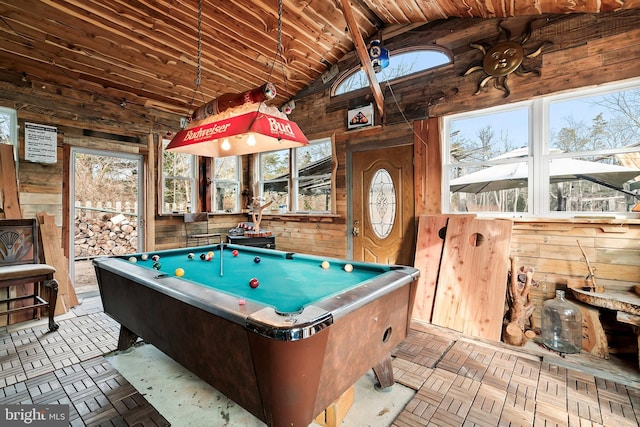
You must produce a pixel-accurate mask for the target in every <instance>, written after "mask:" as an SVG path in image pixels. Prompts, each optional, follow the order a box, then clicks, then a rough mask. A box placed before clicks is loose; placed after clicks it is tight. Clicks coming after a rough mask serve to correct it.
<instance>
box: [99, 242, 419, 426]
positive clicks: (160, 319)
mask: <svg viewBox="0 0 640 427" xmlns="http://www.w3.org/2000/svg"><path fill="white" fill-rule="evenodd" d="M153 255H156V256H157V257H159V258H157V259H156V260H155V261H154V260H153V259H152V256H153ZM145 258H146V259H145ZM153 258H156V257H153ZM201 258H204V259H201ZM93 264H94V267H95V270H96V274H97V279H98V284H99V288H100V295H101V298H102V303H103V307H104V311H105V312H106V313H107V314H108V315H110V316H111V317H112V318H113V319H115V320H116V321H117V322H119V323H120V324H121V330H120V337H119V342H118V349H119V350H124V349H126V348H128V347H130V346H131V345H133V344H134V343H135V341H136V340H137V339H138V337H140V338H142V339H143V340H144V341H145V342H147V343H150V344H153V345H155V346H156V347H157V348H158V349H160V350H161V351H163V352H164V353H166V354H167V355H168V356H170V357H171V358H173V359H174V360H176V361H177V362H178V363H180V364H182V365H183V366H184V367H186V368H187V369H189V370H190V371H192V372H193V373H194V374H196V375H198V376H199V377H200V378H202V379H203V380H204V381H206V382H207V383H209V384H210V385H211V386H212V387H214V388H215V389H217V390H218V391H220V392H222V393H224V394H225V395H226V396H227V397H229V398H230V399H232V400H233V401H235V402H236V403H238V404H239V405H240V406H242V407H243V408H245V409H246V410H247V411H249V412H251V413H252V414H253V415H255V416H256V417H257V418H259V419H260V420H262V421H264V422H265V423H266V424H267V425H269V426H275V427H284V426H287V427H291V426H304V427H306V426H308V425H309V424H310V423H311V422H312V421H313V420H314V418H315V416H316V415H318V414H319V413H321V412H322V411H323V410H324V409H325V408H326V407H328V406H329V405H330V404H331V403H332V402H333V401H335V400H336V399H337V398H338V397H340V395H341V394H342V393H343V392H344V391H346V390H347V389H349V388H350V387H351V386H352V385H353V384H354V383H355V382H356V381H357V380H358V379H359V378H360V377H362V376H363V375H364V374H365V373H366V372H367V371H368V370H369V369H371V368H373V369H374V373H375V374H376V376H377V379H378V382H379V386H381V387H383V388H384V387H387V386H391V385H392V384H393V371H392V369H391V356H390V353H391V350H392V349H393V348H394V347H396V346H397V345H398V344H399V343H400V342H401V341H402V340H403V339H404V338H405V337H406V335H407V331H408V328H409V322H410V320H411V319H410V314H411V308H412V304H413V299H414V297H415V287H416V285H417V278H418V275H419V271H418V270H416V269H415V268H412V267H405V266H395V265H380V264H371V263H361V262H351V261H345V260H339V259H333V258H323V257H317V256H311V255H305V254H300V253H290V252H282V251H277V250H271V249H262V248H253V247H248V246H240V245H233V244H226V243H221V244H217V245H211V246H201V247H196V248H184V249H176V250H165V251H158V252H153V253H148V254H133V255H127V256H124V257H102V258H97V259H95V260H94V261H93ZM154 264H155V265H154ZM347 264H350V266H351V267H352V268H349V267H350V266H348V265H347ZM179 269H181V270H182V271H180V270H179ZM252 279H256V280H257V283H256V281H253V282H252ZM252 285H253V286H252Z"/></svg>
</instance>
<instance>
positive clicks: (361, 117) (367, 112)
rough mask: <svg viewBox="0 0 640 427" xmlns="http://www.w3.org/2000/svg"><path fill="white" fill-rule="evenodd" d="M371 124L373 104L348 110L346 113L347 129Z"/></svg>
mask: <svg viewBox="0 0 640 427" xmlns="http://www.w3.org/2000/svg"><path fill="white" fill-rule="evenodd" d="M365 126H373V104H369V105H363V106H362V107H358V108H354V109H353V110H349V112H348V113H347V129H357V128H361V127H365Z"/></svg>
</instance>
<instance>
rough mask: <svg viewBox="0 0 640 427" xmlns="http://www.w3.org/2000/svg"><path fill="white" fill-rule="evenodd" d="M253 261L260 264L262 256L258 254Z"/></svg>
mask: <svg viewBox="0 0 640 427" xmlns="http://www.w3.org/2000/svg"><path fill="white" fill-rule="evenodd" d="M253 262H255V263H256V264H258V263H259V262H260V257H259V256H257V257H255V258H254V259H253Z"/></svg>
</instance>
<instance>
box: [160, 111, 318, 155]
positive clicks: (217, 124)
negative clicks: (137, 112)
mask: <svg viewBox="0 0 640 427" xmlns="http://www.w3.org/2000/svg"><path fill="white" fill-rule="evenodd" d="M308 144H309V141H308V140H307V138H306V137H305V136H304V134H303V133H302V131H301V130H300V128H299V127H298V125H296V124H295V123H294V122H292V121H290V120H286V119H281V118H279V117H275V116H272V115H269V114H265V113H262V112H259V111H254V112H249V113H245V114H240V115H238V116H231V117H228V118H223V119H220V120H216V121H213V122H210V123H206V124H202V125H197V126H193V127H189V128H185V129H183V130H181V131H180V132H178V133H177V134H176V136H175V137H173V139H172V140H171V142H170V143H169V145H168V146H167V148H166V149H167V150H169V151H178V152H182V153H189V154H195V155H198V156H204V157H225V156H237V155H242V154H250V153H260V152H264V151H275V150H282V149H285V148H295V147H302V146H305V145H308Z"/></svg>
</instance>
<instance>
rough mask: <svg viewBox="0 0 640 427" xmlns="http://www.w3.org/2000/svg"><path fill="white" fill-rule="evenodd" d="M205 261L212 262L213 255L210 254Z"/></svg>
mask: <svg viewBox="0 0 640 427" xmlns="http://www.w3.org/2000/svg"><path fill="white" fill-rule="evenodd" d="M204 259H205V260H206V261H211V260H212V259H213V256H212V255H211V253H208V254H207V255H206V256H205V257H204Z"/></svg>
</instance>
